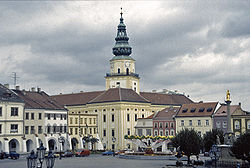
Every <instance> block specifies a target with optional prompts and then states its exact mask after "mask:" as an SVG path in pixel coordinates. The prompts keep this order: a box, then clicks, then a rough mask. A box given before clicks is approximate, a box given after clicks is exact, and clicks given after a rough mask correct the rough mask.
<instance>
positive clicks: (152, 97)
mask: <svg viewBox="0 0 250 168" xmlns="http://www.w3.org/2000/svg"><path fill="white" fill-rule="evenodd" d="M140 95H141V96H143V97H144V98H146V99H147V100H149V101H150V102H151V103H152V104H156V105H182V104H188V103H193V101H192V100H190V99H189V98H187V97H186V96H185V95H181V94H164V93H153V92H140Z"/></svg>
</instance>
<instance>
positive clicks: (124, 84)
mask: <svg viewBox="0 0 250 168" xmlns="http://www.w3.org/2000/svg"><path fill="white" fill-rule="evenodd" d="M122 14H123V13H122V12H121V18H120V24H119V25H118V29H117V36H116V38H115V41H116V43H115V46H114V47H113V54H114V55H115V56H114V57H113V58H112V59H111V60H110V73H106V76H105V79H106V90H108V89H110V88H117V87H121V88H128V89H133V90H134V91H136V92H137V93H139V92H140V88H139V79H140V77H139V74H136V73H135V60H134V59H133V58H132V57H131V56H130V54H131V53H132V48H131V47H130V46H129V43H128V40H129V38H128V36H127V32H126V25H125V24H124V23H123V18H122Z"/></svg>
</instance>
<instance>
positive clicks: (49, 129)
mask: <svg viewBox="0 0 250 168" xmlns="http://www.w3.org/2000/svg"><path fill="white" fill-rule="evenodd" d="M50 132H51V127H50V126H49V125H48V127H47V133H48V134H50Z"/></svg>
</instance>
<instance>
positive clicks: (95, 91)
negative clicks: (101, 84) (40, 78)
mask: <svg viewBox="0 0 250 168" xmlns="http://www.w3.org/2000/svg"><path fill="white" fill-rule="evenodd" d="M105 91H106V90H100V91H90V92H77V93H65V94H57V95H50V96H65V95H76V94H84V93H94V92H105Z"/></svg>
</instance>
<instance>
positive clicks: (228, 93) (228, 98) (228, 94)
mask: <svg viewBox="0 0 250 168" xmlns="http://www.w3.org/2000/svg"><path fill="white" fill-rule="evenodd" d="M227 101H230V92H229V90H227Z"/></svg>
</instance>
